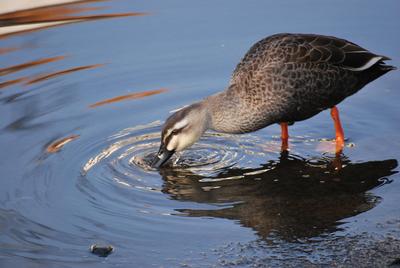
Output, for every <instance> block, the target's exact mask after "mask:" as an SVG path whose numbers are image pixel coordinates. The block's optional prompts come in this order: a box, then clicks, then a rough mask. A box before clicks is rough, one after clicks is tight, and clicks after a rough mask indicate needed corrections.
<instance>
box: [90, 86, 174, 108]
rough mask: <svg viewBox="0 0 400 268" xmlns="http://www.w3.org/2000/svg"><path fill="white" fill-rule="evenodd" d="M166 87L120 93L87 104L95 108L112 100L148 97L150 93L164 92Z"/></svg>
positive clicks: (112, 101)
mask: <svg viewBox="0 0 400 268" xmlns="http://www.w3.org/2000/svg"><path fill="white" fill-rule="evenodd" d="M166 91H167V89H165V88H160V89H155V90H147V91H142V92H135V93H131V94H128V95H122V96H117V97H114V98H111V99H106V100H103V101H99V102H96V103H94V104H91V105H89V107H90V108H95V107H98V106H102V105H105V104H109V103H114V102H119V101H123V100H133V99H140V98H144V97H148V96H151V95H156V94H160V93H163V92H166Z"/></svg>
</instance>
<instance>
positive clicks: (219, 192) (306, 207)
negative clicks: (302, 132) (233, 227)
mask: <svg viewBox="0 0 400 268" xmlns="http://www.w3.org/2000/svg"><path fill="white" fill-rule="evenodd" d="M338 162H341V164H342V165H343V168H341V169H337V168H336V166H337V163H338ZM397 165H398V164H397V161H396V160H394V159H390V160H384V161H370V162H364V163H352V162H351V161H350V160H348V159H347V158H345V157H343V156H342V157H340V158H338V157H337V158H336V159H329V158H322V159H318V160H307V159H304V158H301V157H298V156H292V155H291V156H288V155H287V154H286V153H282V156H281V159H280V160H279V161H270V162H268V163H266V164H264V165H262V166H261V167H259V168H254V169H239V168H233V169H228V170H226V171H223V172H221V173H220V174H218V175H216V176H215V177H214V178H204V177H201V176H198V175H196V174H193V173H191V172H189V171H188V170H177V169H163V170H161V171H160V173H161V175H162V177H163V179H164V181H165V183H164V186H163V191H164V192H165V193H168V194H169V195H170V196H171V197H172V198H174V199H176V200H182V201H193V202H198V203H208V204H220V205H221V206H222V208H221V207H219V206H218V207H216V208H215V209H209V210H207V209H201V210H197V209H183V210H179V211H180V212H182V213H184V214H186V215H188V216H194V217H202V216H207V217H218V218H226V219H232V220H238V221H239V222H240V224H242V225H243V226H246V227H251V228H253V229H254V230H255V231H256V232H257V233H258V234H259V235H260V236H262V237H266V236H268V235H269V234H270V233H271V232H275V233H277V234H278V235H279V236H280V237H281V238H283V239H287V240H291V239H295V238H297V237H303V238H304V237H312V236H316V235H319V234H321V233H323V232H332V231H335V230H337V229H338V226H339V225H340V222H341V221H342V220H343V219H345V218H348V217H351V216H355V215H357V214H359V213H361V212H364V211H367V210H370V209H371V208H373V207H374V206H375V205H376V204H377V202H378V201H379V197H377V196H374V195H373V194H372V193H369V192H368V191H370V190H372V189H373V188H375V187H377V186H380V185H382V184H383V183H385V181H387V180H384V179H383V178H384V177H386V176H389V175H391V174H394V173H396V171H394V169H395V168H396V167H397ZM238 177H239V178H242V179H237V180H229V179H225V180H224V179H223V178H238ZM223 204H229V205H226V206H224V205H223ZM232 204H233V205H232Z"/></svg>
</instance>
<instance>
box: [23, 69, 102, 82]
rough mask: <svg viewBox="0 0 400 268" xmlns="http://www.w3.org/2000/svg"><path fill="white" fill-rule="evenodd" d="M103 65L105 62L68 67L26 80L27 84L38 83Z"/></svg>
mask: <svg viewBox="0 0 400 268" xmlns="http://www.w3.org/2000/svg"><path fill="white" fill-rule="evenodd" d="M103 65H104V64H92V65H86V66H79V67H74V68H70V69H66V70H62V71H58V72H54V73H49V74H44V75H39V76H37V77H36V78H34V79H32V80H29V81H28V82H26V84H25V85H31V84H34V83H38V82H41V81H44V80H47V79H50V78H54V77H57V76H61V75H66V74H69V73H73V72H78V71H83V70H89V69H94V68H97V67H100V66H103Z"/></svg>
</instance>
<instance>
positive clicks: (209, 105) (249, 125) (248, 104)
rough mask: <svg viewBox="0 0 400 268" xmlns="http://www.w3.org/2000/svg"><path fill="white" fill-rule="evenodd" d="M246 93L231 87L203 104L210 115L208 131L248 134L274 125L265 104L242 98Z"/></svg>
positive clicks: (245, 97)
mask: <svg viewBox="0 0 400 268" xmlns="http://www.w3.org/2000/svg"><path fill="white" fill-rule="evenodd" d="M244 93H246V91H244V90H241V89H240V88H237V87H234V86H230V87H229V88H228V89H227V90H225V91H223V92H220V93H217V94H215V95H212V96H209V97H207V98H206V99H204V100H203V101H202V102H203V104H204V106H205V108H206V109H207V113H208V121H209V122H208V123H207V126H208V129H212V130H215V131H218V132H225V133H233V134H237V133H247V132H252V131H256V130H258V129H260V128H263V127H265V126H268V125H270V124H272V123H274V119H273V118H272V115H271V116H270V115H269V114H268V113H266V111H267V109H264V107H263V103H256V102H254V101H252V100H251V99H250V98H249V96H242V94H244Z"/></svg>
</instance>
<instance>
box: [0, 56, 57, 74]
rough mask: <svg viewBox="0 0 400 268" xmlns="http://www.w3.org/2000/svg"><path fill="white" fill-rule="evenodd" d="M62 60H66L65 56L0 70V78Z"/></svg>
mask: <svg viewBox="0 0 400 268" xmlns="http://www.w3.org/2000/svg"><path fill="white" fill-rule="evenodd" d="M62 59H64V56H57V57H50V58H43V59H38V60H34V61H29V62H26V63H22V64H18V65H13V66H10V67H5V68H0V76H2V75H6V74H10V73H15V72H18V71H20V70H23V69H26V68H30V67H33V66H37V65H41V64H46V63H49V62H54V61H58V60H62Z"/></svg>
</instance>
